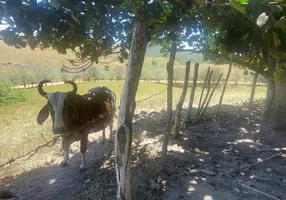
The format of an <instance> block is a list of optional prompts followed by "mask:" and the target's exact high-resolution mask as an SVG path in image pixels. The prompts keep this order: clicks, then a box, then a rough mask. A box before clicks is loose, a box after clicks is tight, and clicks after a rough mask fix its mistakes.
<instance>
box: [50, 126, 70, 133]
mask: <svg viewBox="0 0 286 200" xmlns="http://www.w3.org/2000/svg"><path fill="white" fill-rule="evenodd" d="M66 131H67V130H66V128H65V127H53V133H54V134H64V133H66Z"/></svg>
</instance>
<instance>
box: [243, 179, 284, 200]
mask: <svg viewBox="0 0 286 200" xmlns="http://www.w3.org/2000/svg"><path fill="white" fill-rule="evenodd" d="M237 184H238V185H240V186H242V187H245V188H247V189H249V190H252V191H254V192H257V193H259V194H262V195H264V196H267V197H269V198H271V199H274V200H281V199H279V198H277V197H274V196H272V195H270V194H267V193H265V192H262V191H260V190H257V189H254V188H252V187H249V186H247V185H244V184H242V183H237Z"/></svg>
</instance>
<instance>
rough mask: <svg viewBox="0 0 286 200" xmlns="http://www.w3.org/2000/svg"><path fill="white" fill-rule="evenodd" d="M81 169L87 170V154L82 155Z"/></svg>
mask: <svg viewBox="0 0 286 200" xmlns="http://www.w3.org/2000/svg"><path fill="white" fill-rule="evenodd" d="M79 168H80V169H85V168H86V155H85V153H83V154H82V157H81V164H80V167H79Z"/></svg>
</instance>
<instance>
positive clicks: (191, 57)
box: [146, 46, 205, 63]
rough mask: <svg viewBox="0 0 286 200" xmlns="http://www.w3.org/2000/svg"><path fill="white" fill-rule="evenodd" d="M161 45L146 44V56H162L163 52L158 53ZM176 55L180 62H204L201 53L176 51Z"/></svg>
mask: <svg viewBox="0 0 286 200" xmlns="http://www.w3.org/2000/svg"><path fill="white" fill-rule="evenodd" d="M160 50H161V46H152V47H150V46H148V48H147V51H146V57H164V56H163V54H161V53H160ZM176 57H177V58H178V59H179V60H180V61H181V62H186V61H192V62H199V63H205V61H204V57H203V55H202V54H197V53H189V52H177V53H176Z"/></svg>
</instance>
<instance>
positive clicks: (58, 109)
mask: <svg viewBox="0 0 286 200" xmlns="http://www.w3.org/2000/svg"><path fill="white" fill-rule="evenodd" d="M68 94H69V93H67V92H54V93H49V94H47V96H48V99H49V102H50V103H51V104H52V107H53V110H54V112H55V121H54V128H55V129H56V128H61V127H65V125H64V121H63V117H62V113H63V107H64V102H65V99H66V97H67V95H68Z"/></svg>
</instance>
